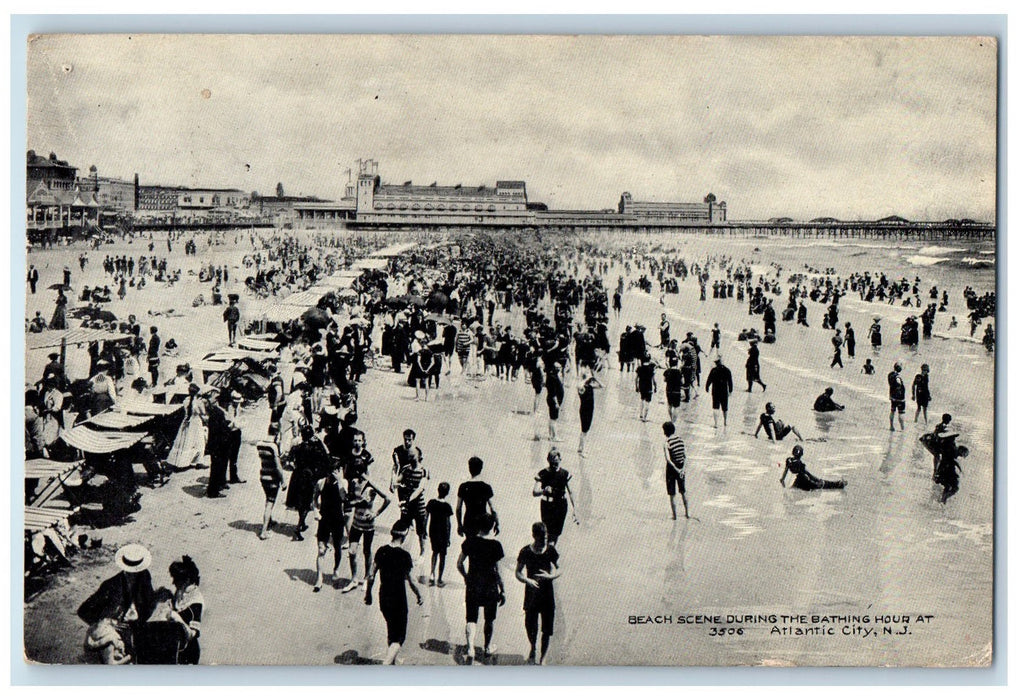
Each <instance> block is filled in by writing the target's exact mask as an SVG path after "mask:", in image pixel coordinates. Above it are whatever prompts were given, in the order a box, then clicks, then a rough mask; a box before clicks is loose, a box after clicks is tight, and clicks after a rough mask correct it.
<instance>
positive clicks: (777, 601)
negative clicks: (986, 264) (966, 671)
mask: <svg viewBox="0 0 1018 700" xmlns="http://www.w3.org/2000/svg"><path fill="white" fill-rule="evenodd" d="M677 245H678V248H679V250H680V251H681V253H680V254H681V255H684V256H687V260H693V259H697V258H698V257H702V256H703V255H705V254H712V255H718V254H723V255H728V256H731V257H733V258H734V259H735V260H745V261H747V262H750V263H752V264H753V265H754V270H757V269H760V270H761V271H766V270H770V271H771V272H772V273H773V271H774V269H775V264H777V265H779V266H780V267H781V273H780V275H779V277H780V279H781V282H782V285H783V287H784V286H786V284H785V283H786V280H787V276H788V275H789V274H792V273H795V272H804V271H805V266H806V265H809V266H811V267H813V268H820V269H826V268H829V267H833V268H834V269H835V274H837V275H841V276H842V277H844V276H847V275H848V274H850V273H852V272H864V271H870V272H874V273H878V272H884V273H886V274H887V275H888V277H890V278H892V279H893V278H898V277H901V276H906V277H908V278H909V279H910V280H911V279H913V278H914V277H916V276H919V277H920V278H921V282H920V288H921V290H922V295H923V297H926V296H927V293H928V290H929V287H930V286H931V285H933V284H936V285H937V286H938V287H939V289H940V290H944V289H947V290H948V294H949V295H950V299H951V304H950V307H949V309H948V311H947V313H939V314H938V315H937V320H936V324H935V328H934V333H935V334H936V336H937V337H934V338H933V339H931V340H928V341H921V343H920V346H919V347H918V349H916V350H911V349H909V348H906V347H903V346H901V345H899V344H898V343H897V336H898V323H899V322H900V321H901V320H903V319H904V317H905V316H907V315H911V314H912V313H914V312H915V310H914V309H908V308H905V309H902V308H901V307H900V306H897V305H895V306H890V305H887V304H886V303H876V304H874V303H866V302H863V301H860V300H859V298H858V296H857V295H856V296H854V297H853V296H852V295H851V294H850V295H849V296H848V297H847V298H846V299H845V300H844V301H843V302H842V305H841V307H842V308H841V318H840V322H841V324H844V322H845V321H849V322H851V323H852V325H853V326H854V327H855V328H856V329H857V331H856V335H857V347H856V357H855V358H854V359H851V358H848V357H847V352H846V353H844V362H845V368H844V369H840V368H834V369H832V368H831V367H830V360H831V357H832V354H833V351H832V346H831V344H830V337H831V335H832V332H831V331H828V330H824V329H822V328H821V326H820V322H821V318H822V313H823V309H822V307H821V305H820V304H808V306H809V309H810V313H809V320H810V323H811V326H810V327H809V328H804V327H802V326H796V325H792V324H789V323H783V322H781V321H780V320H779V322H778V331H777V338H778V340H777V343H776V344H774V345H763V344H762V345H761V346H760V348H761V361H762V370H761V371H762V376H763V380H764V382H766V383H767V391H766V393H763V392H761V390H760V388H759V386H757V387H756V388H755V389H754V391H753V393H747V392H746V391H745V390H746V383H745V380H744V377H745V370H744V364H745V359H746V351H747V348H748V345H747V344H746V343H740V342H737V341H736V335H737V333H738V331H739V330H741V329H742V328H745V327H749V326H755V327H757V328H758V329H759V330H761V331H762V320H761V319H760V317H749V316H748V315H747V312H746V305H745V303H738V302H736V301H734V300H715V299H712V298H708V300H707V301H705V302H700V301H699V294H698V292H699V290H698V288H697V286H696V283H695V282H693V281H689V282H687V283H686V284H684V285H682V286H681V288H680V291H679V294H677V295H668V296H667V297H666V299H665V304H664V307H663V309H662V306H661V305H660V303H659V300H658V292H657V290H655V292H654V294H653V295H647V294H644V293H642V292H639V291H632V292H630V293H628V294H627V295H626V297H625V300H624V304H625V308H624V313H623V318H622V323H623V324H625V323H630V322H636V320H637V319H638V320H639V322H642V323H644V324H645V325H646V326H647V328H648V329H650V330H648V334H647V335H648V338H649V339H651V341H652V342H656V340H657V319H658V318H659V316H660V313H661V311H662V310H664V311H665V312H666V313H667V314H668V317H669V319H670V321H671V326H672V336H673V337H675V336H676V335H678V336H680V337H681V336H682V335H683V334H684V332H685V331H693V332H694V333H695V334H696V335H697V337H698V338H699V339H700V343H701V346H703V347H705V348H706V347H707V346H709V342H710V328H711V327H712V326H713V324H714V323H715V322H717V323H719V324H720V327H721V328H722V330H723V340H722V355H723V357H724V361H725V363H726V365H727V366H728V367H729V368H730V369H731V370H732V373H733V378H734V380H735V388H736V392H735V394H734V395H733V396H732V398H731V402H730V410H729V416H728V427H727V429H726V430H715V429H714V427H713V423H712V419H711V410H710V403H709V396H706V395H704V394H701V397H700V399H698V400H697V401H694V403H693V404H692V406H689V407H684V408H683V409H682V416H681V418H680V424H681V425H680V433H681V434H682V435H683V436H684V437H685V439H686V444H687V451H688V454H689V458H688V459H689V461H688V467H687V471H688V476H687V489H688V493H689V498H690V503H691V512H692V514H693V515H694V516H696V517H697V518H698V520H693V521H690V522H686V521H682V522H680V523H679V524H678V525H676V526H674V528H671V527H670V526H669V525H668V524H666V523H665V524H662V523H657V524H656V525H653V526H651V527H647V528H643V527H640V526H636V527H635V531H634V532H631V533H630V535H631V536H632V539H633V541H634V542H640V543H641V551H647V550H649V551H655V552H658V553H660V554H661V556H664V557H665V558H666V561H667V562H668V563H667V564H666V565H665V569H664V571H662V572H660V575H661V581H660V582H656V581H654V576H653V575H651V576H649V577H648V581H650V582H649V583H648V584H647V588H648V589H649V590H647V591H645V594H644V595H643V596H640V599H642V600H643V601H644V602H643V603H642V604H643V605H644V606H645V608H646V609H648V610H654V609H659V608H664V609H678V610H680V611H683V612H688V613H710V612H715V613H717V614H724V615H728V614H731V613H733V612H748V613H760V614H768V613H771V614H782V613H808V614H831V615H837V614H856V615H867V614H868V615H871V616H875V615H877V614H908V615H911V616H912V618H913V619H914V617H915V616H916V615H927V614H931V615H934V618H933V621H932V622H929V623H924V624H923V625H921V626H920V627H919V628H915V627H913V628H912V629H911V631H910V632H906V633H903V634H901V635H898V634H897V633H896V634H893V635H885V634H880V635H879V636H876V637H873V638H867V639H866V641H865V642H864V643H863V642H860V641H859V640H858V639H855V636H854V635H852V634H845V633H843V631H842V630H841V626H840V625H839V626H838V629H837V631H836V633H835V634H834V636H833V637H824V638H822V639H817V638H813V637H808V638H805V637H794V636H783V635H781V634H775V633H774V632H773V627H774V625H769V624H762V625H761V624H753V625H748V626H746V625H743V626H742V627H744V628H745V629H744V632H743V633H740V634H739V635H738V636H736V637H731V638H729V637H725V638H724V639H720V640H719V639H715V638H711V637H709V636H705V635H704V634H703V630H702V629H701V628H700V627H696V626H691V627H688V628H685V627H684V629H683V632H682V634H679V635H676V634H675V633H674V631H672V632H671V637H672V638H673V639H676V640H681V641H680V642H679V643H677V644H676V648H675V649H674V650H673V651H671V652H669V653H668V655H667V656H668V659H669V662H671V663H690V662H696V663H711V664H713V663H717V664H727V663H750V664H779V665H781V664H789V663H790V664H803V663H809V664H831V665H868V664H889V665H902V664H915V665H969V664H978V663H985V662H986V659H987V658H988V656H987V654H988V653H989V645H990V639H991V630H992V623H991V620H992V581H993V569H992V555H993V486H994V452H993V427H994V426H993V420H994V362H993V357H992V356H991V355H989V354H988V353H986V351H985V350H984V349H983V347H982V346H981V345H979V344H978V342H974V341H973V340H972V339H970V338H968V329H967V320H966V314H967V310H966V309H965V308H964V299H963V297H962V290H963V289H964V287H965V286H966V285H971V286H973V287H974V288H975V289H976V291H977V292H980V293H982V292H985V291H988V290H990V289H992V288H993V282H994V279H993V274H994V273H993V270H992V269H986V268H979V267H973V266H968V265H966V264H965V259H966V258H972V257H973V256H974V255H980V256H981V258H983V257H990V255H991V254H992V252H993V251H992V246H990V245H989V244H987V245H985V246H973V245H965V246H949V245H943V246H909V247H903V246H895V245H891V244H882V243H874V242H866V243H862V244H853V243H845V242H836V241H821V242H819V244H814V243H813V242H812V241H810V242H801V241H774V240H767V241H758V240H749V241H747V240H736V241H728V240H724V241H716V240H681V241H677ZM916 257H919V258H920V259H922V260H926V259H931V260H937V262H934V263H931V264H929V265H922V266H917V265H915V264H914V263H913V262H912V260H913V259H914V258H916ZM991 259H992V258H991ZM783 294H784V291H783ZM708 296H710V292H708ZM776 306H777V307H778V308H779V309H780V308H783V306H784V299H782V300H781V303H777V302H776ZM952 314H956V315H957V316H958V317H959V323H960V328H959V329H956V330H955V331H951V332H948V331H947V325H948V322H949V320H950V316H951V315H952ZM874 316H880V317H881V318H882V322H883V330H884V333H883V335H884V339H885V344H884V346H883V347H882V348H881V349H880V350H879V351H874V350H873V349H872V348H871V347H870V344H869V342H868V338H867V329H868V328H869V325H870V323H871V321H872V319H873V317H874ZM981 336H982V330H981V329H980V330H979V331H978V332H977V338H976V340H978V338H981ZM616 337H617V336H616V335H613V336H612V339H613V341H614V340H615V339H616ZM867 357H870V358H872V360H873V363H874V364H875V365H876V368H877V369H876V373H875V375H872V376H867V375H864V374H862V373H861V371H860V367H861V365H862V362H863V360H864V359H865V358H867ZM895 361H898V362H901V363H902V364H903V366H904V370H903V372H902V377H903V379H904V381H905V384H906V386H907V387H908V386H910V385H911V381H912V378H913V376H914V375H915V374H916V373H917V372H918V371H919V367H920V365H921V364H923V363H926V364H929V365H930V368H931V380H932V381H931V389H932V395H933V398H932V402H931V405H930V414H929V423H928V425H927V424H926V423H925V422H924V421H923V418H922V417H920V418H919V422H918V423H915V422H913V420H914V411H915V406H914V403H913V402H912V401H911V400H909V401H908V408H907V410H906V414H905V430H904V431H899V430H896V431H894V432H891V431H890V430H889V427H888V417H889V416H888V414H889V401H888V393H887V392H888V390H887V381H886V376H887V373H888V372H889V371H890V369H891V365H892V364H893V363H894V362H895ZM712 363H713V358H711V359H705V360H704V370H703V372H704V378H705V377H706V372H707V371H708V370H709V368H710V366H711V365H712ZM619 381H620V382H621V383H623V384H624V385H626V386H624V387H623V389H622V394H623V395H624V393H625V390H626V389H631V387H629V386H628V384H629V382H630V381H631V380H630V379H629V378H628V377H626V378H620V379H619ZM828 386H830V387H833V388H834V389H835V394H834V398H835V400H837V401H838V402H840V403H843V404H845V405H846V410H845V411H843V412H839V413H837V414H827V415H821V414H816V413H815V412H814V411H813V410H812V403H813V400H814V398H815V397H816V396H817V395H819V394H820V393H822V392H823V390H824V388H825V387H828ZM630 401H631V402H632V405H633V406H634V408H633V411H634V412H635V400H633V399H630ZM768 401H771V402H774V404H775V405H776V407H777V416H778V417H779V418H780V419H782V420H784V421H785V422H786V423H789V424H791V425H794V426H796V428H797V429H798V430H799V432H800V433H801V434H802V435H803V438H804V442H803V443H802V445H803V447H804V450H805V455H804V461H805V463H806V464H807V466H808V468H809V469H810V471H811V472H813V473H814V474H816V475H818V476H821V477H823V478H827V479H845V480H847V481H848V486H847V488H846V489H845V490H844V491H828V492H820V493H816V492H814V493H803V492H797V491H795V490H792V489H782V488H781V486H780V484H779V483H778V479H779V477H780V475H781V472H782V469H783V464H784V460H785V458H786V457H787V456H789V454H790V452H791V447H792V445H793V444H794V443H793V442H791V440H792V436H789V438H786V440H785V441H783V442H779V443H777V444H776V445H774V444H771V443H769V442H767V441H765V440H764V438H763V433H762V431H761V437H760V438H758V439H755V438H754V437H753V431H754V430H755V428H756V425H757V421H758V418H759V414H760V413H761V412H762V411H763V408H764V404H765V403H766V402H768ZM663 410H664V409H663V407H661V408H660V410H658V414H657V415H656V416H653V415H652V423H651V424H650V429H649V431H645V430H643V429H642V428H641V432H640V435H641V438H639V439H634V438H633V437H631V436H629V435H626V434H625V431H624V430H622V429H621V428H619V429H618V430H619V432H617V433H613V438H615V439H616V441H617V442H616V443H615V446H616V447H617V448H618V449H619V450H620V451H627V450H629V449H631V450H632V451H634V452H635V453H636V454H637V455H638V457H637V459H638V460H640V459H653V460H656V461H658V462H660V461H661V459H660V458H659V457H657V456H656V455H654V454H653V450H649V451H648V450H647V449H646V447H643V448H641V447H640V443H641V441H645V440H647V439H649V440H650V441H651V442H652V443H654V444H656V442H654V441H656V440H658V439H659V438H658V436H659V435H660V428H659V423H656V422H654V421H655V420H660V418H661V415H662V413H663ZM944 412H949V413H951V414H952V415H953V417H954V422H953V423H952V429H953V431H954V432H957V433H959V435H960V437H959V438H958V442H959V443H960V444H964V445H967V446H968V447H969V448H970V450H971V453H970V455H969V457H968V458H965V459H963V460H962V469H963V470H964V472H963V475H962V477H961V491H960V493H958V494H957V495H956V496H955V497H953V498H952V499H950V500H949V501H948V503H947V504H941V503H939V501H938V497H939V495H940V488H939V487H937V486H936V485H935V484H933V482H932V457H931V456H930V454H929V453H928V452H927V451H926V450H925V449H924V448H923V447H922V445H921V444H920V443H919V442H918V437H919V436H920V435H921V434H922V433H923V432H926V431H928V430H932V428H933V426H934V425H935V424H936V422H937V421H939V419H940V415H941V413H944ZM621 420H622V419H621V418H620V422H621ZM895 427H896V428H897V427H898V425H897V421H895ZM644 432H646V433H647V435H646V436H645V437H643V436H644ZM625 443H630V445H628V446H627V445H626V444H625ZM646 482H647V484H648V493H649V494H652V495H650V496H649V497H650V498H652V499H664V495H663V491H664V489H663V483H662V482H663V468H662V469H659V470H657V471H654V473H653V474H652V475H650V476H649V477H648V478H647V479H646ZM788 483H790V481H789V482H788ZM662 505H664V504H662ZM680 518H681V514H680ZM643 545H647V550H643V549H642V546H643ZM651 591H653V593H651ZM648 599H650V600H654V604H648V603H646V602H645V601H647V600H648ZM625 600H626V601H627V603H629V602H630V596H626V597H625ZM630 604H633V605H636V606H637V607H638V604H637V603H635V602H633V603H630ZM779 626H780V623H779ZM668 637H669V632H665V631H661V630H650V631H647V630H644V632H643V634H634V638H633V640H632V644H634V645H635V648H638V649H643V648H644V647H643V644H642V643H641V642H642V641H646V640H653V643H656V644H663V643H664V642H665V640H666V639H667V638H668ZM647 653H651V652H650V651H649V649H648V650H647Z"/></svg>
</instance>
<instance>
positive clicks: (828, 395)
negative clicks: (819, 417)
mask: <svg viewBox="0 0 1018 700" xmlns="http://www.w3.org/2000/svg"><path fill="white" fill-rule="evenodd" d="M813 410H814V411H819V412H820V413H829V412H831V411H844V410H845V407H844V406H842V405H841V404H840V403H837V402H836V401H835V400H834V388H833V387H827V388H826V389H824V393H822V394H820V396H818V397H817V399H816V401H814V402H813Z"/></svg>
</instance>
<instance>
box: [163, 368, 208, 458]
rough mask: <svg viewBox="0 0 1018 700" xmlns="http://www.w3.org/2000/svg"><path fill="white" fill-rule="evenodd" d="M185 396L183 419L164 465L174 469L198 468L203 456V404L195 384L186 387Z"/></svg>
mask: <svg viewBox="0 0 1018 700" xmlns="http://www.w3.org/2000/svg"><path fill="white" fill-rule="evenodd" d="M187 394H188V396H187V399H185V400H184V419H183V420H182V421H181V423H180V429H179V430H178V431H177V437H176V439H175V440H174V441H173V447H171V448H170V454H169V456H167V457H166V463H167V464H168V465H169V466H171V467H173V468H174V469H188V468H190V467H193V466H200V465H201V460H202V456H203V455H204V454H205V440H206V431H205V402H204V401H201V400H199V399H198V385H197V384H191V385H190V386H188V388H187Z"/></svg>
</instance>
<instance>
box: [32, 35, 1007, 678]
mask: <svg viewBox="0 0 1018 700" xmlns="http://www.w3.org/2000/svg"><path fill="white" fill-rule="evenodd" d="M26 50H27V67H28V80H27V85H28V103H27V104H28V109H27V136H28V142H27V143H26V144H25V153H26V155H25V158H26V161H25V165H26V185H27V187H26V202H25V231H24V236H25V244H26V246H27V266H26V268H25V269H24V270H23V271H18V272H17V274H23V275H25V290H26V292H25V299H26V305H25V308H24V310H23V312H24V313H23V315H24V323H25V339H26V340H25V348H24V356H25V376H24V411H25V435H24V438H25V444H24V463H23V467H24V478H25V490H24V494H23V497H24V499H23V500H24V505H23V508H24V542H25V572H24V574H25V578H24V581H25V600H24V620H23V624H24V644H25V647H24V655H25V658H26V659H27V660H28V661H29V662H31V663H37V664H60V665H63V664H112V665H124V664H202V665H279V666H287V665H336V664H392V663H397V664H404V665H408V666H409V665H413V666H453V665H467V664H470V665H478V666H480V665H492V666H509V665H526V664H535V665H537V664H542V665H559V666H562V665H569V666H634V665H637V666H639V665H647V666H799V667H803V666H880V667H887V666H890V667H905V666H909V667H985V666H988V665H989V664H990V663H991V662H992V660H993V653H994V648H993V609H994V599H993V582H994V529H993V523H994V485H995V478H994V477H995V469H997V468H1001V467H1002V466H1003V465H997V464H996V462H995V453H994V444H995V437H996V436H995V434H994V417H995V400H994V396H995V392H994V390H995V366H996V365H995V358H996V354H995V352H996V345H995V333H996V331H997V317H996V312H997V308H996V282H997V280H996V269H997V257H996V253H997V245H996V244H997V233H998V232H997V196H998V193H997V151H996V144H997V136H998V125H997V100H998V96H997V81H998V61H999V55H998V45H997V40H996V39H995V38H993V37H979V36H952V37H948V36H940V37H914V36H913V37H894V36H865V37H861V36H860V37H852V36H842V37H833V36H828V37H820V36H816V37H806V36H797V37H780V36H739V37H736V36H695V37H694V36H639V37H637V36H476V35H475V36H425V35H399V36H396V35H392V36H390V35H346V36H344V35H146V34H134V35H127V34H122V35H121V34H106V35H103V34H87V35H86V34H81V35H77V34H75V35H70V34H68V35H59V34H53V35H35V36H32V37H30V39H29V41H28V45H27V47H26ZM16 150H17V149H15V151H16ZM18 157H20V156H18ZM15 235H18V233H17V232H16V233H15ZM16 313H17V312H16ZM21 466H22V465H15V469H19V468H20V467H21ZM18 497H19V496H18V495H15V496H14V498H18ZM16 505H17V506H18V507H19V508H20V507H21V506H20V504H16Z"/></svg>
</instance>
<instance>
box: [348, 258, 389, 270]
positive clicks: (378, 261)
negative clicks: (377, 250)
mask: <svg viewBox="0 0 1018 700" xmlns="http://www.w3.org/2000/svg"><path fill="white" fill-rule="evenodd" d="M350 267H352V268H353V269H355V270H384V269H385V268H387V267H389V261H388V260H385V259H384V258H365V259H363V260H358V261H357V262H355V263H354V264H353V265H351V266H350Z"/></svg>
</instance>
